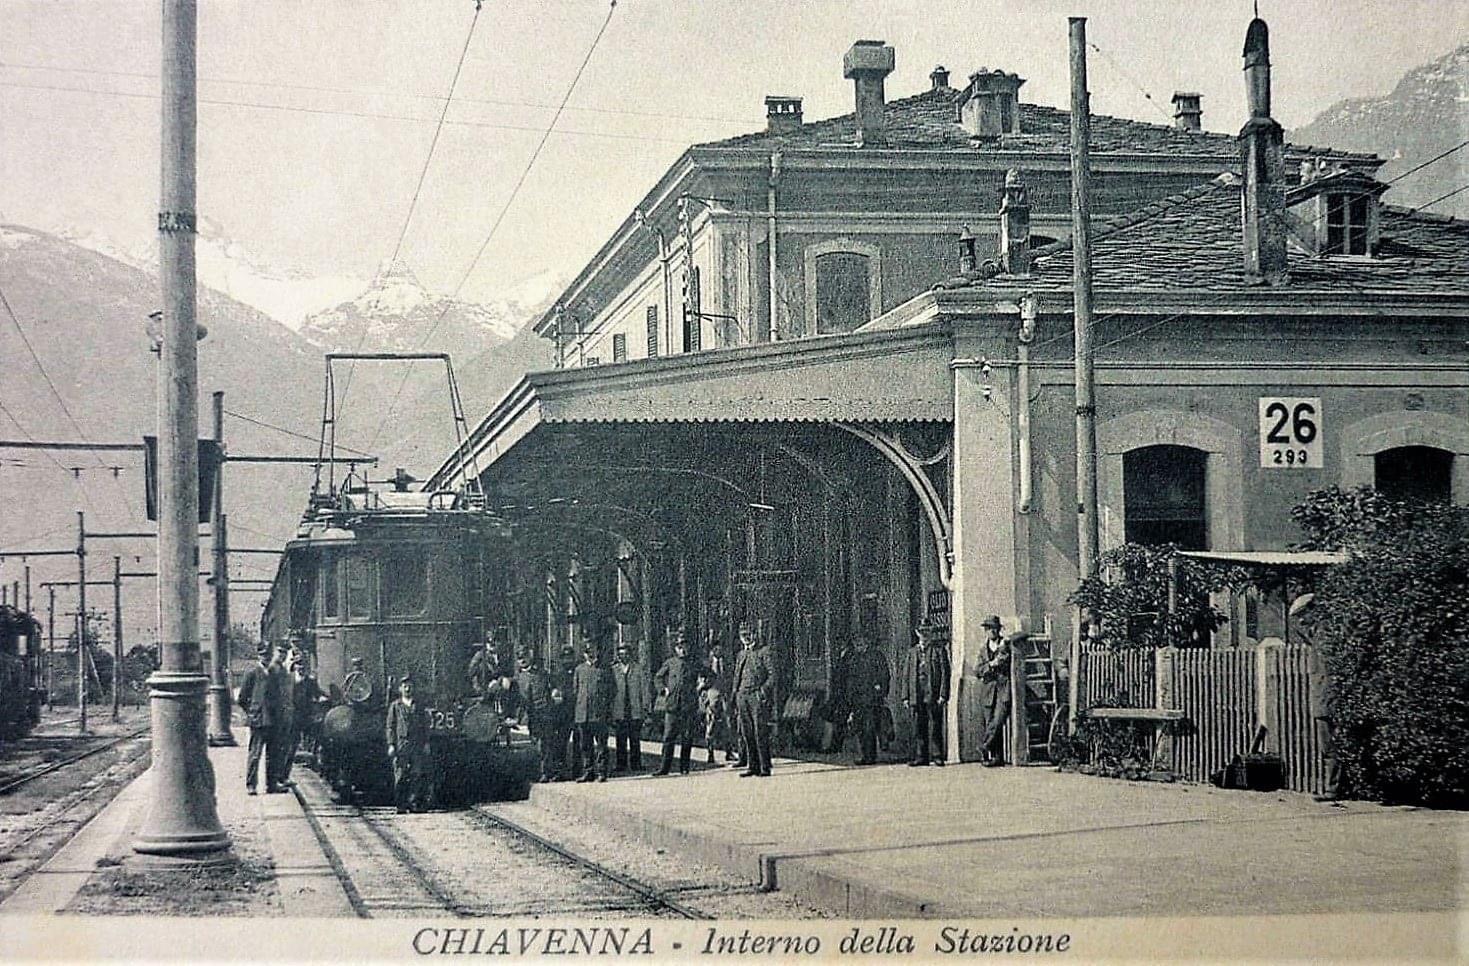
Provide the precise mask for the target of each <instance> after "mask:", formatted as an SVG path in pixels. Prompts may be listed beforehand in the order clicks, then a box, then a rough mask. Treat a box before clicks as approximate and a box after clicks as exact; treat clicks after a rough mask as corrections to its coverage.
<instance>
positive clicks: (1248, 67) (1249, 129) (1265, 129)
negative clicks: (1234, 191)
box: [1239, 17, 1287, 285]
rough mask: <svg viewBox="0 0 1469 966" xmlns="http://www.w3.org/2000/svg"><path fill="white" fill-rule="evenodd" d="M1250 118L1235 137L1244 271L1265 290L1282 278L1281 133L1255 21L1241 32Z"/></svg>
mask: <svg viewBox="0 0 1469 966" xmlns="http://www.w3.org/2000/svg"><path fill="white" fill-rule="evenodd" d="M1244 59H1245V91H1246V94H1247V96H1248V99H1249V108H1250V118H1249V120H1247V121H1246V122H1245V126H1244V127H1243V128H1242V129H1241V130H1240V132H1239V145H1240V159H1241V161H1242V162H1243V165H1244V176H1245V185H1244V219H1243V221H1244V254H1245V272H1246V273H1248V274H1249V275H1251V276H1252V277H1254V278H1256V279H1258V280H1259V281H1261V282H1263V283H1264V284H1266V285H1280V284H1282V283H1284V282H1285V281H1286V280H1287V279H1286V262H1285V178H1284V170H1283V169H1284V164H1285V132H1284V131H1282V130H1281V127H1280V125H1279V124H1278V123H1276V121H1275V119H1274V118H1272V117H1271V116H1270V30H1269V28H1268V27H1266V26H1265V21H1263V20H1261V19H1259V18H1258V17H1257V18H1255V19H1254V20H1252V21H1250V27H1249V30H1248V31H1246V33H1245V50H1244Z"/></svg>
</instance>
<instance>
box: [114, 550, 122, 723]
mask: <svg viewBox="0 0 1469 966" xmlns="http://www.w3.org/2000/svg"><path fill="white" fill-rule="evenodd" d="M121 718H122V558H121V557H117V556H114V557H113V558H112V720H113V721H118V720H120V719H121Z"/></svg>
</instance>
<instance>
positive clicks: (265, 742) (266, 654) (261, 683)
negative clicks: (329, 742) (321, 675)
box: [237, 642, 324, 795]
mask: <svg viewBox="0 0 1469 966" xmlns="http://www.w3.org/2000/svg"><path fill="white" fill-rule="evenodd" d="M255 651H256V658H257V663H256V664H255V666H254V667H252V668H250V670H248V671H246V672H245V677H244V680H243V681H241V683H240V691H239V695H238V697H237V701H238V703H239V706H240V708H241V709H242V710H243V711H244V712H245V718H246V721H247V722H248V724H249V726H250V745H249V749H248V751H247V753H246V758H245V790H246V791H247V792H248V793H249V794H251V795H254V794H256V791H257V788H258V776H259V773H260V762H261V759H262V758H264V760H265V790H266V792H267V793H270V794H278V793H281V792H284V791H286V788H287V783H288V782H289V781H290V778H291V765H292V762H293V760H294V758H295V756H296V749H297V748H298V747H299V746H300V745H301V743H302V741H303V740H305V741H306V742H307V744H308V745H309V746H310V747H313V748H314V747H315V737H316V727H317V715H316V712H317V711H318V710H319V706H320V704H321V702H322V701H323V700H324V696H323V695H322V693H321V688H320V687H319V686H318V685H317V683H316V678H315V677H314V676H313V675H312V674H311V663H310V658H309V657H308V656H307V655H306V654H305V653H302V652H295V653H293V652H292V650H291V647H290V645H288V644H286V643H281V644H278V645H276V646H275V647H274V648H272V647H271V646H270V645H269V644H268V643H265V642H262V643H261V644H260V645H259V646H258V647H256V649H255ZM272 652H273V653H274V657H272Z"/></svg>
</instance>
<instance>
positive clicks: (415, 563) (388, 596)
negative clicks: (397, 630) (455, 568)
mask: <svg viewBox="0 0 1469 966" xmlns="http://www.w3.org/2000/svg"><path fill="white" fill-rule="evenodd" d="M427 606H428V561H427V560H426V559H424V557H423V556H421V555H419V554H416V553H413V552H410V551H405V550H399V551H396V552H394V553H390V554H388V555H387V556H386V557H384V558H383V614H384V615H386V616H388V617H416V616H417V615H419V614H422V613H423V612H424V609H425V608H426V607H427Z"/></svg>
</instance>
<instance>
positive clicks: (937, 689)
mask: <svg viewBox="0 0 1469 966" xmlns="http://www.w3.org/2000/svg"><path fill="white" fill-rule="evenodd" d="M935 630H937V628H935V627H934V626H933V625H932V624H920V625H919V626H918V627H917V628H916V629H915V631H914V634H915V635H916V636H917V638H918V642H917V643H916V644H914V645H913V646H912V647H911V648H909V649H908V653H907V654H906V655H904V657H903V673H902V675H901V677H899V679H898V697H899V698H900V699H901V700H902V702H903V706H904V707H905V708H907V709H909V711H911V712H912V713H913V731H914V735H913V760H912V761H910V762H908V764H909V765H928V764H934V765H942V764H943V763H944V733H943V722H944V707H945V706H946V705H947V704H948V703H949V677H950V668H949V652H948V649H947V648H944V647H935V646H934V640H933V639H934V637H935V636H936V635H935V634H934V631H935ZM930 738H931V739H932V744H933V749H934V751H935V753H936V754H935V755H934V756H933V757H930V756H929V743H930Z"/></svg>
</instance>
